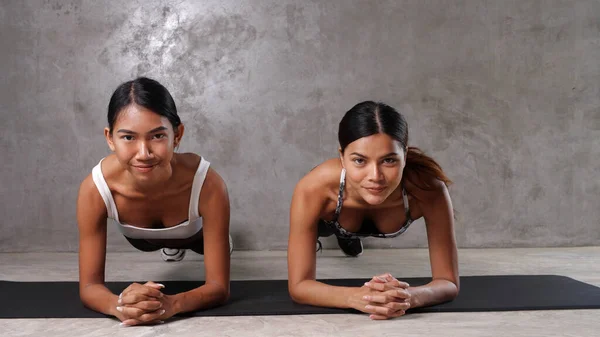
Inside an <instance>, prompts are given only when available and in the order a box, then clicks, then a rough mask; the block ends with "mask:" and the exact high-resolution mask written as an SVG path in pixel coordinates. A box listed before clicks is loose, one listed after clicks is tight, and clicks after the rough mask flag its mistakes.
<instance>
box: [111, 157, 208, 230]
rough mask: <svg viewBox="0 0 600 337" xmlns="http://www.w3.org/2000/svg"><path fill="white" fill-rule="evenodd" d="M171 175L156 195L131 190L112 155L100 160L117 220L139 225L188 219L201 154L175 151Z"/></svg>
mask: <svg viewBox="0 0 600 337" xmlns="http://www.w3.org/2000/svg"><path fill="white" fill-rule="evenodd" d="M175 156H177V157H176V160H175V165H174V166H173V174H172V177H171V179H170V180H169V181H168V182H167V183H165V188H164V189H158V190H157V192H156V195H151V194H143V193H140V192H137V191H134V190H132V188H131V187H130V186H128V185H127V184H126V183H125V182H124V180H125V179H123V177H124V175H125V174H127V173H126V172H123V169H122V168H121V166H120V164H119V163H118V161H117V159H116V157H115V156H114V155H110V156H108V157H106V159H105V160H104V161H103V162H102V172H103V173H104V177H105V179H106V182H107V184H108V186H109V188H110V190H111V193H112V196H113V199H114V201H115V204H116V207H117V210H118V214H119V221H120V222H121V223H124V224H128V225H130V226H135V227H141V228H168V227H174V226H177V225H178V224H181V223H182V222H185V221H187V220H188V210H189V203H190V197H191V191H192V182H193V179H194V174H195V172H196V170H197V168H198V164H199V162H200V157H199V156H197V155H195V154H191V153H186V154H175Z"/></svg>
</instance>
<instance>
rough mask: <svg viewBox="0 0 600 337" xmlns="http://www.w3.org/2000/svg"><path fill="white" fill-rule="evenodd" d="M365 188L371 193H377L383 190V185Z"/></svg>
mask: <svg viewBox="0 0 600 337" xmlns="http://www.w3.org/2000/svg"><path fill="white" fill-rule="evenodd" d="M365 189H366V190H367V191H369V192H371V193H373V194H379V193H381V192H383V191H385V186H381V187H365Z"/></svg>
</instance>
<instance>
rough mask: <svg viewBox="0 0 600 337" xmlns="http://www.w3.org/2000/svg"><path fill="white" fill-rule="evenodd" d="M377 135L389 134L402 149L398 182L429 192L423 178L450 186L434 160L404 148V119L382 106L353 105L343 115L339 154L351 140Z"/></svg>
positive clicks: (379, 104)
mask: <svg viewBox="0 0 600 337" xmlns="http://www.w3.org/2000/svg"><path fill="white" fill-rule="evenodd" d="M378 133H385V134H387V135H389V136H390V137H392V138H393V139H395V140H397V141H398V142H399V143H400V145H401V146H402V149H404V153H405V154H406V166H405V167H404V172H405V174H404V175H403V177H402V180H404V179H408V180H409V181H410V182H411V183H413V184H415V185H416V186H418V187H419V188H421V189H431V186H430V185H429V184H428V183H427V180H426V179H423V178H424V177H435V178H437V179H439V180H441V181H443V182H444V183H445V184H446V185H449V184H451V183H452V181H451V180H450V179H449V178H448V177H447V176H446V174H445V173H444V171H443V170H442V168H441V166H440V165H439V164H438V163H437V162H436V161H435V160H433V159H432V158H431V157H429V156H427V155H426V154H425V153H423V151H421V150H420V149H419V148H417V147H412V146H408V123H406V119H404V116H402V114H400V113H399V112H398V111H396V109H394V108H392V107H391V106H389V105H387V104H384V103H380V102H372V101H366V102H362V103H358V104H356V105H355V106H354V107H352V109H350V110H348V112H346V114H345V115H344V117H343V118H342V120H341V121H340V125H339V130H338V140H339V142H340V147H341V150H342V153H343V152H344V150H345V149H346V147H347V146H348V144H350V143H352V142H354V141H355V140H357V139H359V138H363V137H368V136H371V135H374V134H378ZM407 173H408V174H407Z"/></svg>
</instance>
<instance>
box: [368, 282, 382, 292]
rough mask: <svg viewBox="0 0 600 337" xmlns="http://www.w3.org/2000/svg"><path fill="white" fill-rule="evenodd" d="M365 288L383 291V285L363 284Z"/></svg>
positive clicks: (374, 283) (376, 283)
mask: <svg viewBox="0 0 600 337" xmlns="http://www.w3.org/2000/svg"><path fill="white" fill-rule="evenodd" d="M365 286H366V287H369V288H371V289H373V290H377V291H385V283H379V282H371V281H369V282H365Z"/></svg>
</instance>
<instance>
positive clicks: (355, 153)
mask: <svg viewBox="0 0 600 337" xmlns="http://www.w3.org/2000/svg"><path fill="white" fill-rule="evenodd" d="M350 155H355V156H359V157H361V158H365V159H366V158H369V157H367V156H365V155H362V154H360V153H358V152H352V153H350ZM392 156H396V157H397V156H398V152H390V153H388V154H386V155H385V156H381V157H380V158H385V157H392Z"/></svg>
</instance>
